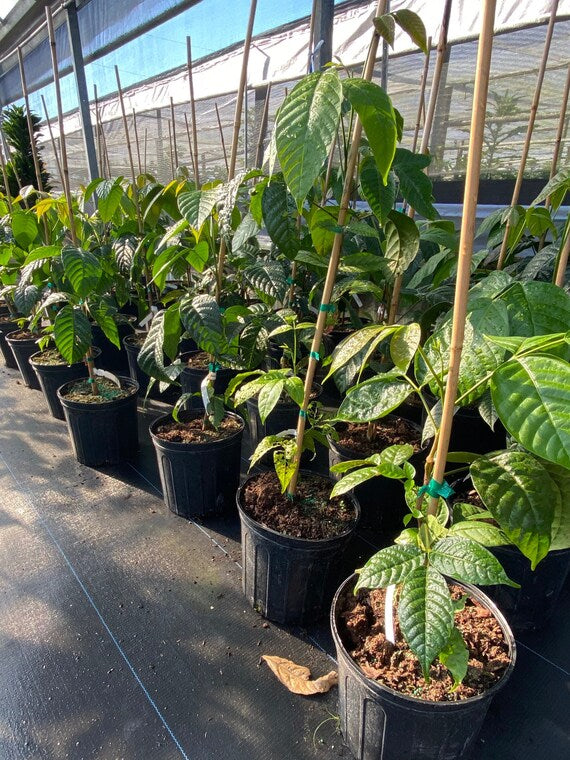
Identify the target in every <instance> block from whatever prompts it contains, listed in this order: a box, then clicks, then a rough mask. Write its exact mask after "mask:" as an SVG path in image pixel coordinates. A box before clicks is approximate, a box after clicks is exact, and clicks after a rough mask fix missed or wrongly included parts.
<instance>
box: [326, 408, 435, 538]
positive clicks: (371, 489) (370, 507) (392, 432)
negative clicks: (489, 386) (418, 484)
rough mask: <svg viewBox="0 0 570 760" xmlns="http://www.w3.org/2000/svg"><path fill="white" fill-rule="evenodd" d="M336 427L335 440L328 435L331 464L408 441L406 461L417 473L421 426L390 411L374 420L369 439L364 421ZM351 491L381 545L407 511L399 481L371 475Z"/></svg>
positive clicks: (422, 453) (422, 455)
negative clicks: (411, 450)
mask: <svg viewBox="0 0 570 760" xmlns="http://www.w3.org/2000/svg"><path fill="white" fill-rule="evenodd" d="M337 429H338V433H339V440H338V441H333V440H332V439H329V445H330V449H329V464H330V466H331V467H332V465H335V464H338V463H339V462H347V461H348V460H350V459H364V458H366V457H368V456H371V455H372V454H378V453H380V452H381V451H382V450H383V449H385V448H387V447H388V446H392V445H395V444H405V443H409V444H411V445H412V446H413V447H414V452H415V453H414V454H413V456H412V457H411V459H410V462H411V464H413V466H414V467H415V468H416V471H417V473H418V476H419V477H421V474H422V473H421V470H422V467H423V462H424V460H425V449H422V448H421V429H420V428H419V427H418V426H417V425H415V424H414V423H413V422H411V421H410V420H406V419H403V418H401V417H397V416H396V415H392V414H389V415H387V416H386V417H382V419H380V420H377V421H376V423H375V430H376V432H375V436H374V439H373V440H372V441H369V440H368V438H367V431H368V425H366V424H361V423H352V422H350V423H342V424H340V425H339V426H338V428H337ZM333 477H335V476H333ZM336 477H337V479H338V476H336ZM355 495H356V498H357V499H358V502H359V504H360V508H361V509H362V523H363V525H366V526H368V527H370V528H372V529H373V530H374V532H375V534H377V537H378V538H379V540H380V541H381V543H382V544H383V545H384V544H388V543H390V542H391V541H392V540H393V539H394V538H395V536H397V535H398V533H400V531H401V530H402V529H403V527H404V526H403V523H402V520H403V518H404V516H405V515H406V514H408V513H409V509H408V507H407V505H406V500H405V496H404V487H403V485H402V483H401V482H400V481H398V480H392V479H390V478H383V477H378V478H372V479H371V480H368V481H366V482H365V483H362V484H361V485H359V486H358V487H357V488H356V489H355Z"/></svg>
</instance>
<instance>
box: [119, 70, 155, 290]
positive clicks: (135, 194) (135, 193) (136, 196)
mask: <svg viewBox="0 0 570 760" xmlns="http://www.w3.org/2000/svg"><path fill="white" fill-rule="evenodd" d="M115 78H116V80H117V94H118V95H119V104H120V106H121V115H122V117H123V128H124V130H125V140H126V143H127V153H128V154H129V166H130V169H131V180H132V183H133V201H134V204H135V209H136V212H137V219H138V224H139V232H140V233H141V234H142V231H143V222H142V216H141V208H140V204H139V193H138V189H137V178H136V174H135V165H134V162H133V149H132V147H131V136H130V134H129V125H128V124H127V114H126V112H125V102H124V100H123V90H122V89H121V79H120V77H119V69H118V67H117V66H115ZM149 298H150V295H149Z"/></svg>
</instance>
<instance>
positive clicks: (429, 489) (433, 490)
mask: <svg viewBox="0 0 570 760" xmlns="http://www.w3.org/2000/svg"><path fill="white" fill-rule="evenodd" d="M418 493H419V494H420V496H422V495H423V494H424V493H427V494H429V495H430V496H432V497H433V498H434V499H437V498H438V497H439V496H441V498H442V499H448V498H449V497H450V496H451V495H452V494H453V493H455V491H454V490H453V488H452V487H451V486H450V485H449V483H447V482H446V481H445V480H444V481H443V483H438V482H437V480H434V478H432V479H431V480H430V482H429V483H428V484H427V485H426V486H422V487H421V488H420V490H419V491H418Z"/></svg>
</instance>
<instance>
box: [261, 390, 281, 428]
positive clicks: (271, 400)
mask: <svg viewBox="0 0 570 760" xmlns="http://www.w3.org/2000/svg"><path fill="white" fill-rule="evenodd" d="M284 385H285V381H284V380H276V381H275V382H273V383H266V384H265V385H263V386H262V388H261V390H260V392H259V396H258V397H257V403H258V406H259V416H260V418H261V421H262V422H263V423H265V420H266V419H267V418H268V416H269V415H270V414H271V412H272V411H273V409H275V406H276V404H277V403H278V401H279V399H280V397H281V394H282V393H283V387H284Z"/></svg>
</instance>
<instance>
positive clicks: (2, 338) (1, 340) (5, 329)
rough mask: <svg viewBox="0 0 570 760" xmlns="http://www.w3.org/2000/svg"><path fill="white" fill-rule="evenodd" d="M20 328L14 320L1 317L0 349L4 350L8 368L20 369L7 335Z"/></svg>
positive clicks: (5, 362)
mask: <svg viewBox="0 0 570 760" xmlns="http://www.w3.org/2000/svg"><path fill="white" fill-rule="evenodd" d="M17 329H18V324H17V322H12V321H8V320H7V321H5V322H3V321H2V318H0V351H1V352H2V356H3V357H4V364H5V365H6V366H7V367H8V369H18V365H17V364H16V358H15V357H14V352H13V351H12V349H11V348H10V346H9V345H8V342H7V340H6V335H7V334H8V333H11V332H14V330H17ZM36 348H37V346H36Z"/></svg>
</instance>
